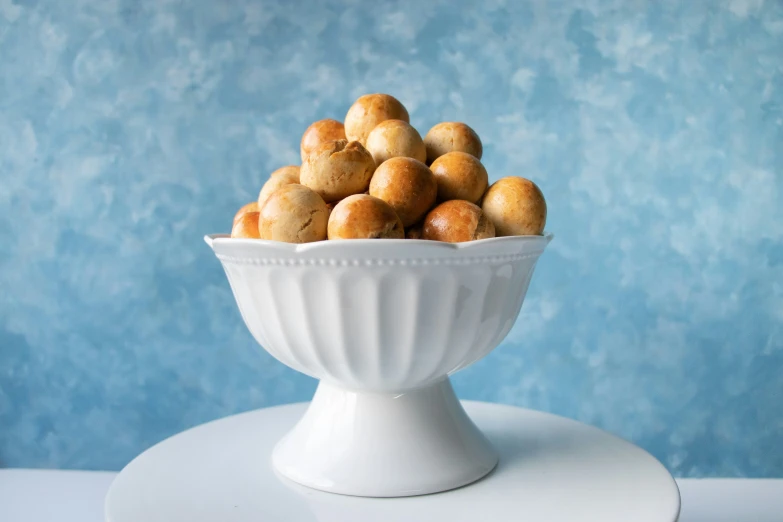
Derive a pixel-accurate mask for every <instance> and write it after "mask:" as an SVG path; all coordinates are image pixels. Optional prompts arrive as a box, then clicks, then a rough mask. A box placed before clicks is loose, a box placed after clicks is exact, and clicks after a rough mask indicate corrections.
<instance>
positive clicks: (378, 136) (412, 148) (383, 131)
mask: <svg viewBox="0 0 783 522" xmlns="http://www.w3.org/2000/svg"><path fill="white" fill-rule="evenodd" d="M366 147H367V150H368V151H370V154H372V157H373V158H374V159H375V164H376V165H380V164H381V163H383V162H384V161H386V160H387V159H389V158H395V157H398V156H404V157H408V158H413V159H417V160H419V161H421V162H422V163H423V162H424V161H426V160H427V149H425V148H424V142H423V141H422V139H421V136H420V135H419V133H418V131H417V130H416V129H414V128H413V127H411V125H410V124H409V123H406V122H404V121H402V120H386V121H382V122H381V123H379V124H378V125H376V126H375V128H374V129H373V130H372V131H370V134H369V135H368V136H367V145H366Z"/></svg>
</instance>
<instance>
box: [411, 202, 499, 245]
mask: <svg viewBox="0 0 783 522" xmlns="http://www.w3.org/2000/svg"><path fill="white" fill-rule="evenodd" d="M490 237H495V227H494V226H493V225H492V221H490V220H489V219H488V218H487V216H486V215H485V214H484V212H482V210H481V209H480V208H479V207H478V205H474V204H473V203H471V202H469V201H464V200H461V199H454V200H451V201H446V202H444V203H441V204H440V205H438V206H437V207H435V208H433V209H432V210H430V212H429V214H427V217H426V218H424V226H423V228H422V239H430V240H432V241H446V242H448V243H463V242H465V241H475V240H477V239H487V238H490Z"/></svg>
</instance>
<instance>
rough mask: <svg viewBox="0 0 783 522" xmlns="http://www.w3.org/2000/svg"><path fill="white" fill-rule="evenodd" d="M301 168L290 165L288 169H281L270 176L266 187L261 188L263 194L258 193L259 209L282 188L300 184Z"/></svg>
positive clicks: (265, 184)
mask: <svg viewBox="0 0 783 522" xmlns="http://www.w3.org/2000/svg"><path fill="white" fill-rule="evenodd" d="M299 170H300V168H299V166H298V165H288V166H286V167H280V168H279V169H277V170H276V171H274V172H273V173H271V174H270V175H269V179H268V180H266V183H264V186H263V187H261V192H259V193H258V208H259V210H260V209H261V207H263V206H264V203H265V202H266V200H267V199H269V196H271V195H272V193H273V192H274V191H276V190H277V189H279V188H280V187H284V186H286V185H291V184H293V183H299Z"/></svg>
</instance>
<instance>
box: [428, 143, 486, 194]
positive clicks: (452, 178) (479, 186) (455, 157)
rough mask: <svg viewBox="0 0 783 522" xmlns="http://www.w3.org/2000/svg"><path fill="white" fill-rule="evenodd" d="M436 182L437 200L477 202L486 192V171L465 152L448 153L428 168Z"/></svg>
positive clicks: (473, 157) (474, 158)
mask: <svg viewBox="0 0 783 522" xmlns="http://www.w3.org/2000/svg"><path fill="white" fill-rule="evenodd" d="M430 169H431V170H432V173H433V174H434V175H435V180H436V181H437V182H438V200H439V201H448V200H450V199H464V200H465V201H470V202H471V203H475V202H477V201H478V200H479V199H480V198H481V196H482V195H483V194H484V191H485V190H487V182H488V176H487V169H485V168H484V165H482V164H481V162H480V161H479V160H477V159H476V157H475V156H472V155H470V154H468V153H467V152H459V151H454V152H448V153H446V154H444V155H443V156H441V157H439V158H438V159H436V160H435V161H434V162H433V163H432V165H431V166H430Z"/></svg>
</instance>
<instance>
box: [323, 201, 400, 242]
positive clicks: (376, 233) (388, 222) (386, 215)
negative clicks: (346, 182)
mask: <svg viewBox="0 0 783 522" xmlns="http://www.w3.org/2000/svg"><path fill="white" fill-rule="evenodd" d="M328 236H329V239H403V238H404V237H405V229H404V228H403V226H402V221H400V218H399V217H397V214H396V213H395V212H394V209H392V208H391V207H390V206H389V205H388V204H386V202H384V201H383V200H381V199H378V198H376V197H373V196H368V195H365V194H356V195H353V196H348V197H347V198H345V199H344V200H342V201H340V202H339V203H338V204H337V205H335V207H334V210H332V214H331V216H329V231H328Z"/></svg>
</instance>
